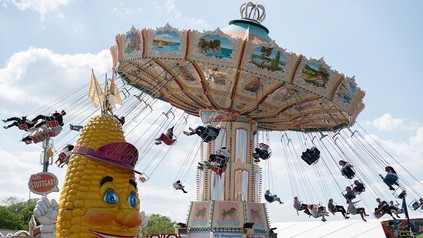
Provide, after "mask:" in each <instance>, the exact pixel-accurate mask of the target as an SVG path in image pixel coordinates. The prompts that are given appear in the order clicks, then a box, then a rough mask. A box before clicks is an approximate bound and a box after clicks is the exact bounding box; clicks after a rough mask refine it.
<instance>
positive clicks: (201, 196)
mask: <svg viewBox="0 0 423 238" xmlns="http://www.w3.org/2000/svg"><path fill="white" fill-rule="evenodd" d="M200 115H201V119H202V121H203V123H204V124H205V125H206V124H211V125H212V126H217V125H219V126H220V127H221V130H220V133H219V136H218V137H217V139H216V140H214V141H212V142H209V143H205V142H201V143H202V154H201V160H202V161H205V160H208V158H209V156H210V154H214V153H215V152H216V151H217V150H218V149H221V148H222V147H226V148H227V149H228V150H229V151H230V159H229V161H228V163H227V165H226V169H225V170H224V171H223V172H222V173H221V174H220V173H219V170H218V168H216V169H208V170H198V174H197V201H194V202H192V203H191V207H190V212H189V217H188V222H187V226H188V232H189V236H190V237H213V238H220V237H225V238H227V237H242V236H243V235H246V232H247V230H245V229H244V228H247V227H250V228H251V229H248V234H250V235H254V237H258V236H259V237H267V232H268V230H269V221H268V217H267V212H266V207H265V204H264V203H260V198H261V171H260V166H258V165H257V164H256V163H254V162H253V157H252V153H253V150H254V145H255V143H254V141H255V140H254V135H255V134H256V133H257V125H256V123H255V122H254V121H253V120H251V119H249V118H247V117H244V116H241V115H237V114H234V113H229V112H225V111H214V110H202V111H201V112H200ZM251 226H252V227H251ZM210 234H212V236H211V235H210Z"/></svg>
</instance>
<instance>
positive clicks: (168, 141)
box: [159, 133, 176, 145]
mask: <svg viewBox="0 0 423 238" xmlns="http://www.w3.org/2000/svg"><path fill="white" fill-rule="evenodd" d="M159 139H160V140H161V141H163V143H165V144H166V145H173V144H175V142H176V138H175V139H172V138H169V136H168V135H166V134H164V133H162V134H161V135H160V137H159Z"/></svg>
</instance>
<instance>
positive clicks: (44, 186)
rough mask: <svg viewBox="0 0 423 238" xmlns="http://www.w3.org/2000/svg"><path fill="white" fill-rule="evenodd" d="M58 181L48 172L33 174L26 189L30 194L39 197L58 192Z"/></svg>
mask: <svg viewBox="0 0 423 238" xmlns="http://www.w3.org/2000/svg"><path fill="white" fill-rule="evenodd" d="M57 185H58V180H57V177H56V175H54V174H52V173H49V172H41V173H38V174H33V175H31V177H30V178H29V182H28V187H29V190H31V192H33V193H35V194H39V195H45V194H49V193H51V192H58V191H59V188H58V187H57Z"/></svg>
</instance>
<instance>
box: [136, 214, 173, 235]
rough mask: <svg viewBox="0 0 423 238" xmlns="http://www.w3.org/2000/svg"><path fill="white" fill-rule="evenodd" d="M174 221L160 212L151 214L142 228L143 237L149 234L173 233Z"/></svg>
mask: <svg viewBox="0 0 423 238" xmlns="http://www.w3.org/2000/svg"><path fill="white" fill-rule="evenodd" d="M175 224H176V222H175V221H171V220H170V218H169V217H167V216H162V215H160V214H152V215H150V217H149V218H148V225H147V226H146V227H145V228H144V229H143V230H142V235H143V237H146V235H151V234H174V233H175Z"/></svg>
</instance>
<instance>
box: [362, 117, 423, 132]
mask: <svg viewBox="0 0 423 238" xmlns="http://www.w3.org/2000/svg"><path fill="white" fill-rule="evenodd" d="M364 125H367V126H372V127H375V128H376V129H378V130H380V131H393V130H415V129H416V128H418V127H419V126H420V125H419V124H418V123H416V122H410V121H409V120H407V119H404V118H394V117H392V115H391V114H389V113H385V114H383V115H382V116H381V117H379V118H376V119H374V120H373V121H365V122H364Z"/></svg>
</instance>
